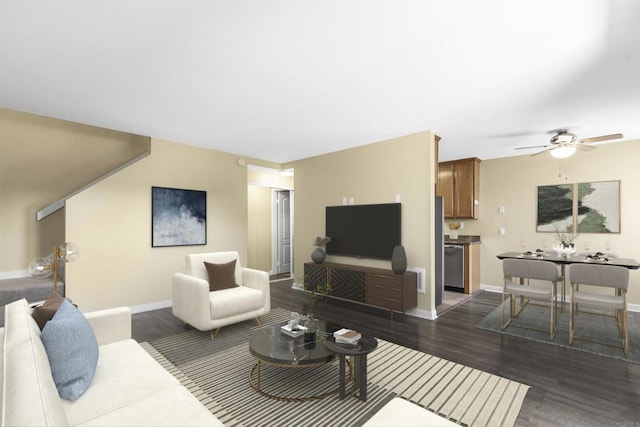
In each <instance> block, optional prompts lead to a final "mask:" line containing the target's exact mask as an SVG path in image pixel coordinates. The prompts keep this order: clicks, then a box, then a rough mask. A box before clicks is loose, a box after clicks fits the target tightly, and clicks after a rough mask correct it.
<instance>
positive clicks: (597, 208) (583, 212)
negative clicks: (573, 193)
mask: <svg viewBox="0 0 640 427" xmlns="http://www.w3.org/2000/svg"><path fill="white" fill-rule="evenodd" d="M576 185H577V187H578V200H577V202H578V206H577V212H576V223H577V228H578V229H577V232H578V233H619V232H620V181H599V182H582V183H578V184H576Z"/></svg>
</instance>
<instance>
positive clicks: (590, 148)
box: [574, 144, 598, 151]
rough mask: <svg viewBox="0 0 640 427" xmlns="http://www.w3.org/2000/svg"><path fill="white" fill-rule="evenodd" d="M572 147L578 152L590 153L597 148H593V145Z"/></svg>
mask: <svg viewBox="0 0 640 427" xmlns="http://www.w3.org/2000/svg"><path fill="white" fill-rule="evenodd" d="M574 147H576V148H577V149H578V150H580V151H591V150H595V149H596V148H598V147H594V146H593V145H583V144H575V145H574Z"/></svg>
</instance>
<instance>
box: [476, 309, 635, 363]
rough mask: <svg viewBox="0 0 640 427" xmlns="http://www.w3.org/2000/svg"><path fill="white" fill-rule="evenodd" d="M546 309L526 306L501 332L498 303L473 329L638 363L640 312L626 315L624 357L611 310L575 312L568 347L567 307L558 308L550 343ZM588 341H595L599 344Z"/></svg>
mask: <svg viewBox="0 0 640 427" xmlns="http://www.w3.org/2000/svg"><path fill="white" fill-rule="evenodd" d="M505 303H506V307H505V316H506V317H505V318H507V319H508V317H509V300H508V299H507V300H506V301H505ZM549 310H550V309H549V307H548V306H546V307H545V306H542V305H539V304H538V303H530V304H527V305H526V306H525V308H524V309H523V310H522V312H521V313H520V314H519V315H518V316H517V317H516V318H514V319H513V320H512V322H511V325H509V326H507V327H506V328H505V329H502V328H501V325H502V304H500V305H499V306H498V307H497V308H495V309H494V310H493V311H492V312H491V313H489V314H488V315H487V316H486V317H485V318H484V319H482V320H481V321H480V322H479V323H478V324H477V325H476V327H477V328H480V329H485V330H488V331H493V332H497V333H500V334H504V335H511V336H516V337H520V338H524V339H528V340H533V341H538V342H543V343H547V344H551V345H556V346H561V347H567V348H572V349H575V350H578V351H585V352H588V353H594V354H599V355H602V356H607V357H613V358H615V359H622V360H627V361H629V362H635V363H640V313H635V312H628V322H629V323H628V325H629V326H628V328H629V355H628V357H625V355H624V352H623V351H622V347H620V336H619V334H618V327H617V325H616V321H615V319H614V318H613V317H612V315H613V310H611V311H610V312H609V313H605V312H602V313H600V314H593V313H588V312H586V311H579V312H578V314H577V315H576V317H575V322H576V324H575V328H574V331H575V333H574V340H573V343H572V344H569V306H568V304H565V309H564V310H560V309H559V308H558V311H557V319H558V331H557V332H556V336H555V338H554V339H553V340H551V339H550V338H549V317H550V312H549ZM606 314H609V315H606ZM523 326H524V327H526V328H533V329H537V331H532V330H529V329H525V328H523ZM542 331H544V332H542ZM576 338H581V339H576ZM592 341H598V342H599V343H595V342H592ZM602 343H604V344H602Z"/></svg>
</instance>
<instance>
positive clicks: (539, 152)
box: [529, 146, 554, 157]
mask: <svg viewBox="0 0 640 427" xmlns="http://www.w3.org/2000/svg"><path fill="white" fill-rule="evenodd" d="M553 148H554V146H550V147H549V148H546V149H544V150H542V151H538V152H537V153H533V154H532V155H531V156H529V157H534V156H539V155H540V154H542V153H546V152H547V151H549V150H553Z"/></svg>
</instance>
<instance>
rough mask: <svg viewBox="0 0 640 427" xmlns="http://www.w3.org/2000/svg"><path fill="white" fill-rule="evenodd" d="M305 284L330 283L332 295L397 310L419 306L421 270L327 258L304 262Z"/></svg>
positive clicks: (312, 285) (310, 285)
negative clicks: (323, 260) (323, 261)
mask: <svg viewBox="0 0 640 427" xmlns="http://www.w3.org/2000/svg"><path fill="white" fill-rule="evenodd" d="M304 280H305V284H306V285H307V286H308V287H310V288H311V289H313V288H314V287H315V286H316V285H321V284H325V283H329V284H330V285H331V294H329V296H332V297H336V298H343V299H347V300H350V301H355V302H359V303H363V304H369V305H373V306H376V307H382V308H386V309H388V310H390V311H391V313H392V314H393V312H394V311H399V312H402V313H403V314H404V312H405V311H407V310H410V309H412V308H415V307H417V306H418V274H417V273H415V272H413V271H407V272H405V273H403V274H396V273H394V272H393V271H391V270H387V269H384V268H373V267H363V266H359V265H347V264H337V263H333V262H325V263H321V264H315V263H312V262H307V263H305V264H304Z"/></svg>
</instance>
